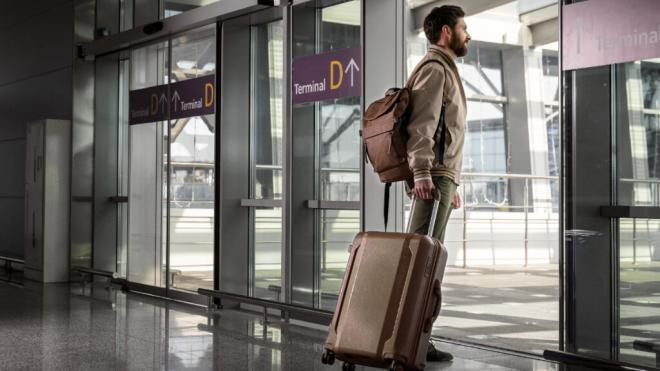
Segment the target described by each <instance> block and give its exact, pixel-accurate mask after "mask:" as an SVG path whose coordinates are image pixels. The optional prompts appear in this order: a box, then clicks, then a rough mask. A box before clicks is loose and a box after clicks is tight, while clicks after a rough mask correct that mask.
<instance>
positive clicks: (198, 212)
mask: <svg viewBox="0 0 660 371" xmlns="http://www.w3.org/2000/svg"><path fill="white" fill-rule="evenodd" d="M171 53H172V54H171V55H172V67H171V71H170V74H169V80H168V83H169V84H170V95H171V98H170V99H172V101H173V104H175V106H173V108H172V112H170V116H171V118H170V121H169V132H165V133H164V134H165V135H166V136H167V139H168V141H167V144H168V145H169V152H168V153H169V159H168V160H169V174H168V180H169V205H168V206H169V221H167V222H168V223H169V224H168V226H169V270H168V272H169V275H168V280H169V287H171V288H176V289H182V290H189V291H196V290H197V289H198V288H200V287H202V288H209V289H212V288H213V225H214V200H215V199H214V190H215V133H216V127H215V125H216V120H215V114H203V115H198V116H195V115H192V116H191V115H181V114H180V113H181V111H180V110H182V109H187V108H190V107H192V106H193V105H195V104H197V102H196V101H194V100H191V101H187V100H186V98H185V96H184V95H183V94H184V93H183V92H184V91H185V89H186V88H178V86H181V83H183V82H186V81H187V82H188V83H189V84H192V86H193V88H190V89H202V90H203V91H204V99H203V100H204V101H203V102H199V103H200V104H201V105H204V106H206V105H209V104H215V90H211V89H212V88H209V87H208V85H206V84H208V81H207V80H200V79H202V78H205V77H206V78H209V79H210V80H209V81H213V80H214V77H215V72H216V25H210V26H208V27H204V28H202V29H198V30H194V31H192V32H188V33H186V34H183V35H180V36H177V37H175V38H173V39H172V52H171ZM198 81H201V82H199V83H198ZM197 85H200V86H197ZM179 90H181V97H179ZM175 91H176V93H175ZM177 116H184V117H180V118H177ZM166 165H167V164H166ZM163 271H166V266H163Z"/></svg>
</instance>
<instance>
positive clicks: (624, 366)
mask: <svg viewBox="0 0 660 371" xmlns="http://www.w3.org/2000/svg"><path fill="white" fill-rule="evenodd" d="M543 358H545V359H547V360H549V361H555V362H559V363H562V364H573V365H579V366H583V367H587V368H592V369H594V370H604V371H637V370H639V371H644V370H651V371H653V370H656V371H660V369H658V368H654V367H649V366H637V365H633V364H630V363H626V362H620V361H612V360H609V359H604V358H597V357H591V356H586V355H583V354H577V353H568V352H562V351H558V350H545V351H544V352H543Z"/></svg>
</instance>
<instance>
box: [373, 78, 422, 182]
mask: <svg viewBox="0 0 660 371" xmlns="http://www.w3.org/2000/svg"><path fill="white" fill-rule="evenodd" d="M409 103H410V89H408V88H407V87H406V88H402V89H398V88H392V89H389V90H388V91H387V92H386V93H385V97H383V98H381V99H378V100H377V101H375V102H373V103H371V104H370V105H369V107H368V108H367V111H366V112H365V113H364V118H363V125H362V140H363V142H364V146H365V150H366V152H367V157H368V158H369V162H371V165H372V166H373V167H374V171H375V172H376V173H378V177H379V178H380V181H381V182H383V183H391V182H398V181H401V180H406V179H410V178H412V176H413V173H412V171H411V170H410V167H409V166H408V151H407V150H406V142H407V141H408V133H407V131H406V125H405V124H406V123H407V122H408V114H409V113H410V108H411V105H410V104H409Z"/></svg>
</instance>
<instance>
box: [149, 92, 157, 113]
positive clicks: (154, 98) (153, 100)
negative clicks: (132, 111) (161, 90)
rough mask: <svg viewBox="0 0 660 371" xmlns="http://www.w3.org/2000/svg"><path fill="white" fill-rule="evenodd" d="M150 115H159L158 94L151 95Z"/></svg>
mask: <svg viewBox="0 0 660 371" xmlns="http://www.w3.org/2000/svg"><path fill="white" fill-rule="evenodd" d="M149 108H150V110H149V113H150V114H152V115H155V114H156V113H158V96H157V95H156V94H151V105H150V107H149Z"/></svg>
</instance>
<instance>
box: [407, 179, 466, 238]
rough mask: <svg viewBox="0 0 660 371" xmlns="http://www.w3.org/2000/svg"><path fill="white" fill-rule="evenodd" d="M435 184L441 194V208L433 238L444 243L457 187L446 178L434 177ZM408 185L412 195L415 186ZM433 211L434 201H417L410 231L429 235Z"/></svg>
mask: <svg viewBox="0 0 660 371" xmlns="http://www.w3.org/2000/svg"><path fill="white" fill-rule="evenodd" d="M433 184H434V185H435V187H436V189H437V190H438V191H439V192H440V207H439V208H438V216H437V217H436V219H435V230H434V231H433V237H435V238H437V239H438V240H440V242H443V243H444V242H445V230H446V229H447V223H448V222H449V215H451V211H452V210H453V209H454V194H455V193H456V188H457V185H456V183H454V182H453V181H452V180H451V179H450V178H448V177H446V176H434V177H433ZM407 185H408V194H409V195H411V194H412V192H411V189H412V187H413V185H414V184H412V182H408V184H407ZM431 211H433V200H422V199H419V200H417V201H416V202H415V210H412V213H411V215H410V217H411V218H412V222H411V224H410V231H411V232H415V233H420V234H426V233H428V229H429V221H430V220H431Z"/></svg>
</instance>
